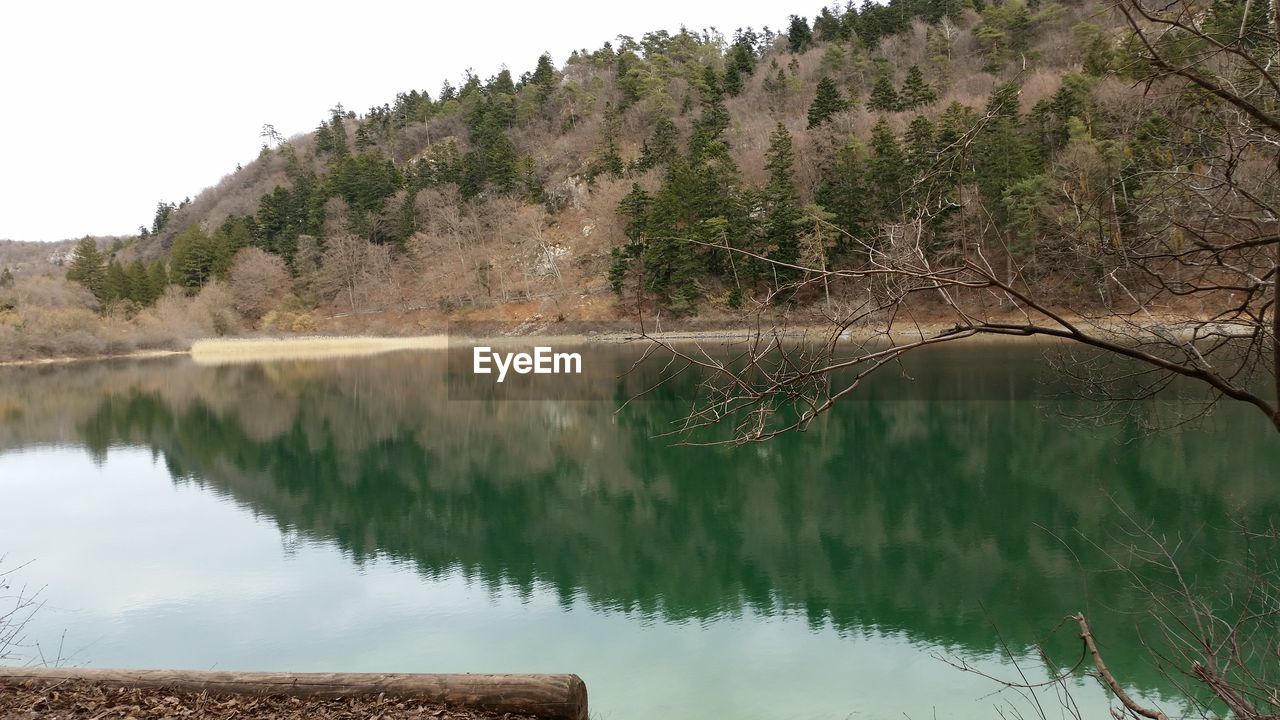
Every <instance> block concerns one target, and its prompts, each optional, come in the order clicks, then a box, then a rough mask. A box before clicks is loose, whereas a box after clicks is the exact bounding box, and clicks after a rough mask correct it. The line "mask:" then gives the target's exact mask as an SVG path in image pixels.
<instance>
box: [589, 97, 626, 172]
mask: <svg viewBox="0 0 1280 720" xmlns="http://www.w3.org/2000/svg"><path fill="white" fill-rule="evenodd" d="M621 127H622V119H621V118H620V117H618V111H617V110H614V109H613V107H612V106H610V105H609V104H607V103H606V104H605V109H604V117H603V118H602V119H601V122H600V151H599V152H600V157H599V158H598V159H597V161H596V163H595V166H594V167H593V168H592V170H591V176H592V177H593V178H594V177H595V175H597V174H599V173H602V172H604V173H609V174H610V175H612V176H614V177H621V176H622V171H623V169H624V166H623V164H622V155H621V154H619V152H618V133H619V132H620V131H621Z"/></svg>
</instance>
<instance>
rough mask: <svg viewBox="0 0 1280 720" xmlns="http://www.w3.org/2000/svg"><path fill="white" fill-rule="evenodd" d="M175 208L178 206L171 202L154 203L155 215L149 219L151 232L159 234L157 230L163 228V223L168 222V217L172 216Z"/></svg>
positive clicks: (175, 210)
mask: <svg viewBox="0 0 1280 720" xmlns="http://www.w3.org/2000/svg"><path fill="white" fill-rule="evenodd" d="M177 210H178V208H177V207H176V206H175V205H174V204H173V203H166V202H159V203H156V216H155V219H154V220H152V221H151V234H152V235H156V234H159V232H160V231H161V230H163V229H164V227H165V225H167V224H168V223H169V218H171V217H173V214H174V213H175V212H177Z"/></svg>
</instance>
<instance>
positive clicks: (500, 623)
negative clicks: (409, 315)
mask: <svg viewBox="0 0 1280 720" xmlns="http://www.w3.org/2000/svg"><path fill="white" fill-rule="evenodd" d="M633 352H634V351H632V350H631V349H628V348H617V347H601V346H588V347H585V348H584V349H582V353H583V356H584V364H585V365H586V366H587V368H588V371H589V374H590V376H591V377H590V378H583V380H582V382H581V383H580V384H579V385H576V386H572V385H573V384H572V383H569V385H566V386H565V387H568V388H570V389H568V390H565V395H564V396H563V397H555V396H554V393H552V394H544V395H545V396H542V397H538V398H536V399H531V400H519V401H514V400H511V401H495V400H466V399H459V398H460V397H462V396H464V395H465V393H458V392H452V393H451V390H456V384H457V383H459V382H464V381H463V380H460V379H459V378H458V377H457V374H456V372H455V373H454V374H452V375H451V374H450V372H449V371H448V370H447V369H446V367H445V363H444V359H443V354H441V353H432V352H403V353H393V354H387V355H382V356H376V357H368V358H351V359H338V360H325V361H287V362H273V363H253V364H242V365H231V366H220V367H208V366H201V365H197V364H196V363H194V362H193V361H191V360H190V359H188V358H185V357H184V358H174V359H158V360H146V361H141V360H139V361H132V360H129V361H112V362H100V363H84V364H74V365H63V366H43V367H26V368H3V369H0V554H7V556H8V559H7V560H6V563H5V564H6V565H8V566H13V565H16V564H20V563H23V562H27V561H31V562H30V564H28V565H26V566H25V567H23V568H22V569H21V570H20V571H19V573H18V578H19V579H20V580H21V581H23V582H25V583H26V584H27V585H28V586H30V587H43V588H44V590H43V595H42V597H43V599H44V601H45V605H44V607H42V608H41V610H40V612H39V613H38V614H37V615H36V617H35V618H34V620H33V622H32V623H31V625H30V626H29V627H28V631H27V634H28V636H29V637H30V638H31V639H32V640H36V641H39V643H40V647H41V650H42V651H43V653H44V654H45V656H46V657H50V656H52V655H54V654H56V653H57V651H58V650H57V649H58V646H59V644H61V645H62V648H63V650H62V654H63V655H69V656H70V658H71V659H70V662H71V663H72V664H80V665H86V666H91V667H165V668H195V669H208V668H218V669H235V670H290V671H393V672H414V671H418V672H575V673H578V674H579V675H581V676H582V677H583V678H584V679H585V680H586V682H587V686H588V689H589V692H590V696H591V705H592V715H593V716H594V717H598V718H611V719H612V718H616V719H618V720H640V719H642V718H646V719H647V718H674V719H685V718H688V719H692V718H743V719H755V718H760V719H764V718H903V717H904V715H905V716H907V717H910V718H915V719H917V720H925V719H926V718H932V717H934V716H935V715H936V717H939V718H944V717H950V718H994V717H997V708H999V707H1008V706H1009V705H1010V704H1012V705H1013V706H1014V707H1018V708H1020V709H1022V710H1024V711H1025V710H1026V708H1027V705H1026V701H1025V700H1024V699H1023V698H1021V697H1020V696H1018V695H1016V694H1011V693H1004V694H995V695H993V694H992V693H994V692H996V691H997V690H998V689H999V688H998V686H997V685H996V684H994V683H993V682H991V681H990V680H987V679H985V678H982V677H980V676H978V675H974V674H969V673H964V672H961V671H959V670H957V669H955V668H953V667H952V666H950V665H948V664H947V663H946V662H944V659H947V658H950V659H952V660H953V661H958V660H962V659H963V660H964V661H966V662H969V663H971V664H973V665H974V666H976V667H979V668H981V669H982V670H984V671H985V672H988V673H991V674H994V675H997V676H1001V677H1009V678H1011V679H1012V678H1013V677H1015V675H1014V673H1015V669H1014V667H1013V665H1012V664H1011V662H1010V660H1009V659H1008V657H1006V656H1005V654H1004V652H1003V651H1002V649H1001V640H1000V639H999V638H1003V641H1004V643H1006V644H1007V646H1008V648H1009V651H1010V652H1011V653H1012V654H1013V655H1014V656H1015V658H1017V659H1018V660H1019V661H1020V664H1021V665H1022V668H1023V670H1024V671H1025V672H1027V674H1028V676H1029V677H1030V678H1033V679H1034V678H1043V677H1045V676H1046V673H1047V672H1048V670H1047V669H1046V668H1045V667H1044V666H1043V664H1042V663H1041V662H1040V661H1038V660H1037V659H1036V654H1035V652H1034V651H1033V648H1034V646H1035V643H1036V642H1037V641H1038V640H1040V639H1041V638H1042V637H1043V636H1044V635H1045V634H1046V633H1047V632H1049V631H1050V630H1051V629H1052V628H1053V627H1054V626H1055V625H1057V624H1058V622H1059V620H1060V619H1061V618H1062V617H1063V616H1064V615H1065V614H1067V613H1070V612H1074V611H1077V610H1085V611H1087V612H1089V613H1090V615H1091V616H1092V617H1093V618H1094V626H1095V632H1096V633H1097V634H1098V636H1099V637H1100V639H1101V640H1102V642H1103V643H1104V652H1106V653H1107V656H1108V658H1109V664H1110V665H1112V667H1113V669H1114V670H1116V672H1117V673H1118V674H1120V675H1121V676H1122V677H1123V678H1125V680H1126V682H1128V683H1129V684H1130V686H1131V688H1132V689H1133V690H1134V691H1135V692H1137V693H1140V694H1141V695H1142V696H1143V697H1146V698H1149V699H1152V700H1153V701H1159V702H1164V703H1168V704H1170V707H1169V708H1168V709H1173V710H1176V703H1174V701H1173V700H1172V699H1171V698H1172V690H1173V687H1172V686H1171V685H1170V684H1169V682H1168V681H1167V680H1166V679H1165V678H1163V677H1162V676H1161V675H1160V673H1158V672H1157V671H1156V670H1155V669H1154V668H1152V667H1151V664H1150V662H1149V661H1148V660H1147V659H1146V655H1145V654H1144V653H1143V652H1141V651H1140V650H1139V649H1138V648H1137V646H1136V644H1135V643H1134V637H1135V635H1134V633H1135V627H1137V628H1138V629H1140V628H1141V624H1142V620H1141V618H1140V616H1137V615H1133V614H1131V613H1130V611H1131V610H1134V609H1137V608H1138V607H1139V605H1140V604H1141V598H1140V597H1139V596H1138V595H1137V594H1135V593H1134V592H1132V591H1131V590H1130V589H1129V588H1128V586H1127V585H1126V584H1125V583H1124V582H1123V581H1122V579H1121V578H1118V577H1115V576H1114V575H1112V576H1108V575H1096V574H1092V573H1091V572H1089V570H1090V569H1091V568H1095V567H1098V566H1099V565H1100V564H1101V563H1100V562H1099V560H1100V558H1098V557H1097V554H1096V553H1091V552H1090V550H1091V548H1090V546H1089V543H1087V542H1085V540H1083V538H1089V539H1091V540H1094V541H1098V542H1099V543H1101V544H1105V543H1106V542H1108V538H1114V537H1115V536H1116V532H1117V530H1116V528H1117V527H1118V525H1117V523H1118V522H1119V520H1120V511H1121V510H1122V509H1123V511H1125V512H1128V513H1131V514H1132V515H1133V516H1134V517H1135V518H1141V519H1142V520H1143V521H1150V522H1152V523H1153V527H1157V528H1159V529H1160V530H1161V531H1162V532H1166V533H1169V534H1170V535H1179V534H1181V535H1183V536H1186V537H1196V538H1202V542H1201V547H1202V548H1203V550H1204V552H1197V553H1191V554H1188V555H1187V556H1186V557H1185V558H1183V561H1184V563H1185V567H1186V568H1187V570H1188V572H1189V573H1190V574H1191V575H1192V576H1193V577H1195V578H1196V579H1197V581H1198V582H1203V583H1208V584H1212V583H1213V582H1214V581H1215V579H1216V578H1217V577H1218V576H1219V574H1221V573H1222V565H1221V563H1220V562H1218V561H1217V560H1214V559H1211V558H1215V557H1216V558H1230V557H1232V556H1233V553H1236V552H1240V550H1239V548H1237V547H1236V546H1235V545H1234V544H1232V541H1231V540H1229V539H1226V540H1223V539H1220V537H1219V534H1218V533H1217V530H1218V529H1220V528H1222V527H1225V526H1226V525H1227V524H1228V523H1229V521H1230V520H1231V519H1233V518H1235V519H1239V518H1243V519H1245V520H1246V521H1249V522H1260V523H1265V522H1266V521H1268V520H1270V519H1274V518H1276V517H1277V514H1278V513H1280V470H1277V468H1280V442H1278V441H1277V438H1276V436H1275V433H1274V431H1273V430H1271V429H1270V428H1269V426H1268V424H1267V423H1266V422H1265V420H1264V419H1263V418H1262V417H1261V415H1259V414H1257V413H1256V411H1253V410H1250V409H1248V408H1243V407H1228V406H1223V407H1221V408H1219V410H1218V411H1217V412H1216V413H1215V414H1214V415H1213V416H1211V417H1210V418H1208V419H1207V420H1206V421H1204V422H1202V423H1199V424H1197V425H1193V426H1188V427H1184V428H1179V429H1174V430H1168V431H1164V432H1159V433H1154V434H1152V433H1149V432H1147V431H1145V430H1144V429H1143V427H1142V423H1141V422H1140V419H1141V416H1142V415H1143V413H1144V412H1146V411H1139V412H1137V413H1136V417H1131V418H1128V419H1125V420H1122V421H1119V422H1116V423H1111V424H1105V425H1098V424H1096V423H1089V422H1080V421H1079V420H1077V419H1074V418H1072V417H1070V416H1072V415H1087V414H1089V412H1090V411H1091V409H1093V406H1091V405H1089V404H1088V403H1085V402H1083V401H1079V400H1074V399H1071V398H1070V397H1063V396H1060V394H1059V393H1058V391H1057V390H1058V389H1057V388H1055V386H1053V385H1052V383H1047V382H1046V379H1047V378H1048V372H1047V371H1046V370H1045V369H1044V367H1045V366H1044V352H1045V351H1044V350H1043V349H1042V348H1041V347H1038V346H1020V345H1019V346H1003V345H978V346H972V347H961V348H954V349H948V350H945V351H937V352H932V353H929V354H927V355H920V356H917V358H916V359H915V360H913V361H912V363H911V364H910V366H909V367H908V368H907V371H908V373H909V375H910V378H911V379H910V380H905V379H903V378H902V377H901V373H898V372H897V371H896V370H895V371H894V375H893V376H892V377H890V376H886V378H885V379H884V380H883V381H878V382H875V383H872V384H871V385H869V386H868V387H867V388H865V392H863V393H861V394H859V395H857V396H856V397H854V398H853V399H851V400H850V401H848V402H845V403H843V404H841V405H839V406H837V408H836V409H835V410H833V411H832V412H831V413H830V414H829V415H828V416H826V417H825V418H824V419H823V420H821V421H820V422H818V423H816V424H815V425H814V426H813V427H811V428H810V429H809V431H808V432H805V433H802V434H792V435H787V436H784V437H781V438H779V439H777V440H775V441H773V442H771V443H768V444H763V445H749V446H743V447H713V448H694V447H676V446H671V445H670V442H669V441H666V440H661V439H655V437H654V436H655V435H658V434H660V433H662V432H663V431H665V430H666V429H668V428H669V423H670V422H671V421H672V420H675V419H677V418H679V417H680V415H681V413H682V411H683V410H684V409H685V408H686V407H687V404H688V400H689V396H690V393H692V392H693V391H694V389H695V388H694V385H695V382H694V380H693V379H691V378H685V381H682V382H673V383H669V384H667V385H664V386H663V387H662V388H661V389H660V390H658V391H656V392H655V393H652V394H651V395H650V396H648V397H647V398H646V400H645V401H643V402H638V403H635V404H632V405H630V406H628V407H627V408H626V409H625V410H623V411H622V412H620V413H619V412H616V411H617V409H618V406H619V404H620V403H621V401H622V400H624V399H626V398H627V397H628V396H629V395H631V394H632V393H633V392H634V391H635V389H636V387H637V386H638V385H637V384H643V381H644V378H643V377H641V376H639V375H632V376H630V377H627V378H625V379H621V380H615V379H614V378H615V376H616V375H617V374H619V373H621V372H622V371H623V370H625V368H626V367H627V366H628V364H629V362H630V359H631V357H632V355H633ZM570 386H572V387H570ZM451 397H453V399H450V398H451ZM1152 412H1154V411H1152ZM1147 419H1151V418H1150V417H1148V418H1147ZM1077 645H1078V641H1073V640H1072V639H1071V637H1070V635H1069V633H1062V634H1061V636H1060V637H1059V638H1058V639H1057V640H1051V641H1049V643H1048V647H1049V648H1050V649H1051V650H1053V652H1054V655H1055V659H1056V658H1057V657H1061V658H1062V659H1063V662H1064V663H1065V664H1070V663H1071V662H1073V661H1074V659H1075V658H1074V656H1073V655H1072V653H1073V652H1075V651H1076V649H1077ZM1071 684H1072V688H1073V690H1072V692H1073V695H1074V696H1075V698H1076V700H1077V701H1078V702H1079V703H1080V704H1081V705H1082V706H1083V707H1084V708H1085V709H1086V711H1088V712H1089V713H1091V714H1093V716H1095V717H1106V714H1105V707H1104V706H1105V703H1106V701H1107V700H1106V697H1105V695H1104V694H1103V693H1101V692H1100V691H1099V690H1098V689H1097V687H1096V686H1095V685H1094V684H1093V682H1092V681H1091V680H1087V679H1078V680H1076V681H1073V682H1072V683H1071ZM1045 701H1046V702H1047V703H1048V711H1049V713H1050V714H1051V716H1056V715H1055V713H1057V712H1058V711H1057V710H1055V709H1054V705H1053V703H1054V699H1053V696H1052V695H1049V696H1047V697H1046V698H1045Z"/></svg>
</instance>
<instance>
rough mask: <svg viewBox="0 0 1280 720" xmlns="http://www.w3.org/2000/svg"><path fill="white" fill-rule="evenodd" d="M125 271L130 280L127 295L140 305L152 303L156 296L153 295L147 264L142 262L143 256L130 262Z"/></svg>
mask: <svg viewBox="0 0 1280 720" xmlns="http://www.w3.org/2000/svg"><path fill="white" fill-rule="evenodd" d="M124 273H125V278H126V279H127V281H128V283H127V285H126V290H125V297H127V298H129V299H130V300H132V301H134V302H136V303H138V304H139V305H150V304H151V302H152V301H153V300H154V298H152V297H151V283H150V281H149V280H148V278H147V264H146V263H144V262H142V258H137V259H135V260H134V261H133V262H131V263H129V266H128V267H127V268H125V271H124Z"/></svg>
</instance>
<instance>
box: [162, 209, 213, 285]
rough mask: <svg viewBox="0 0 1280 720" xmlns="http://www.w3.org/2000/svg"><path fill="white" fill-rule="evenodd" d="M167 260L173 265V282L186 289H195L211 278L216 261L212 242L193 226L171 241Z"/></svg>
mask: <svg viewBox="0 0 1280 720" xmlns="http://www.w3.org/2000/svg"><path fill="white" fill-rule="evenodd" d="M169 259H170V262H171V263H173V279H174V281H175V282H177V284H179V285H182V286H183V287H186V288H188V289H191V290H194V289H197V288H199V287H201V286H203V285H204V284H205V283H206V282H208V281H209V278H211V277H212V276H213V264H214V261H215V259H216V252H215V248H214V245H213V240H212V239H211V238H210V237H209V236H208V235H206V234H204V232H202V231H201V230H200V228H199V227H198V226H195V225H193V226H191V227H189V228H187V229H186V230H183V231H182V232H180V233H178V236H177V237H175V238H174V239H173V247H172V248H170V249H169Z"/></svg>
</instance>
